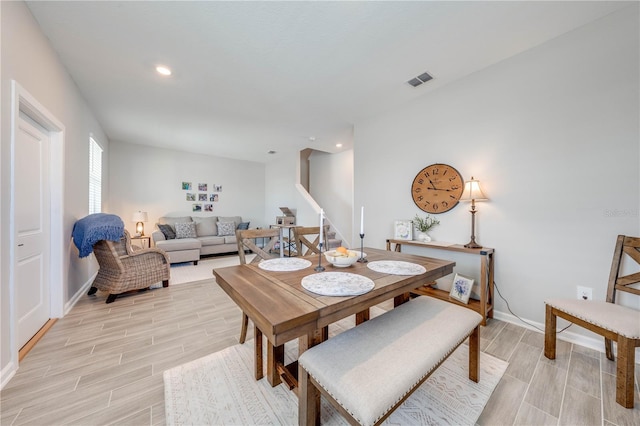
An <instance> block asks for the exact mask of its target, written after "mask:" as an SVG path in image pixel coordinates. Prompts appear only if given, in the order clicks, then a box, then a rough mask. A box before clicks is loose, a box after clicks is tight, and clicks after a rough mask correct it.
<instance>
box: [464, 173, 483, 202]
mask: <svg viewBox="0 0 640 426" xmlns="http://www.w3.org/2000/svg"><path fill="white" fill-rule="evenodd" d="M474 200H475V201H479V200H488V198H487V196H486V195H484V192H482V189H481V188H480V181H478V180H476V179H474V178H473V176H471V180H468V181H466V182H465V183H464V190H463V191H462V196H461V197H460V201H474Z"/></svg>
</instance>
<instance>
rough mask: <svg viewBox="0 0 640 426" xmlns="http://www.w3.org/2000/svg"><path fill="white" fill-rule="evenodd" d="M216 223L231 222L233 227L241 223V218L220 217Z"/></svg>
mask: <svg viewBox="0 0 640 426" xmlns="http://www.w3.org/2000/svg"><path fill="white" fill-rule="evenodd" d="M218 222H233V223H235V226H238V224H239V223H241V222H242V218H241V217H240V216H220V217H218Z"/></svg>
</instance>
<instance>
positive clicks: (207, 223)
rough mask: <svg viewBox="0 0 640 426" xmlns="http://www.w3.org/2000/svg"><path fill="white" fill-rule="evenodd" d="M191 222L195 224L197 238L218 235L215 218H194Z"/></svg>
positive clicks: (216, 218) (216, 219)
mask: <svg viewBox="0 0 640 426" xmlns="http://www.w3.org/2000/svg"><path fill="white" fill-rule="evenodd" d="M193 221H194V222H195V223H196V234H197V235H198V237H209V236H211V235H218V227H217V225H216V222H218V217H217V216H210V217H194V218H193Z"/></svg>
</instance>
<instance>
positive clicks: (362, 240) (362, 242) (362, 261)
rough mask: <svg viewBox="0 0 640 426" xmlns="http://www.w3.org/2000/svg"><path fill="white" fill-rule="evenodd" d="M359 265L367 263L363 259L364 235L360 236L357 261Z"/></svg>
mask: <svg viewBox="0 0 640 426" xmlns="http://www.w3.org/2000/svg"><path fill="white" fill-rule="evenodd" d="M358 262H360V263H367V262H368V260H367V259H366V258H365V257H364V234H360V259H358Z"/></svg>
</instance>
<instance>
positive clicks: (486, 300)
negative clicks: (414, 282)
mask: <svg viewBox="0 0 640 426" xmlns="http://www.w3.org/2000/svg"><path fill="white" fill-rule="evenodd" d="M391 244H395V251H397V252H401V251H402V246H403V245H408V246H416V247H423V248H428V249H436V250H447V251H456V252H461V253H468V254H473V255H476V256H480V283H479V289H480V300H475V299H469V303H468V304H464V303H462V302H458V301H457V300H454V299H451V298H450V297H449V292H448V291H445V290H440V289H438V288H433V287H431V286H429V285H425V286H423V287H420V288H417V289H415V290H413V291H412V292H411V293H414V294H419V295H423V296H431V297H435V298H436V299H440V300H445V301H447V302H450V303H455V304H457V305H460V306H464V307H465V308H469V309H472V310H474V311H476V312H478V313H479V314H480V315H482V325H487V318H493V268H494V259H493V255H494V249H492V248H489V247H482V248H479V249H472V248H466V247H465V246H463V245H460V244H450V245H446V244H441V243H438V242H435V243H424V242H422V241H411V240H396V239H388V240H387V250H391Z"/></svg>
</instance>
